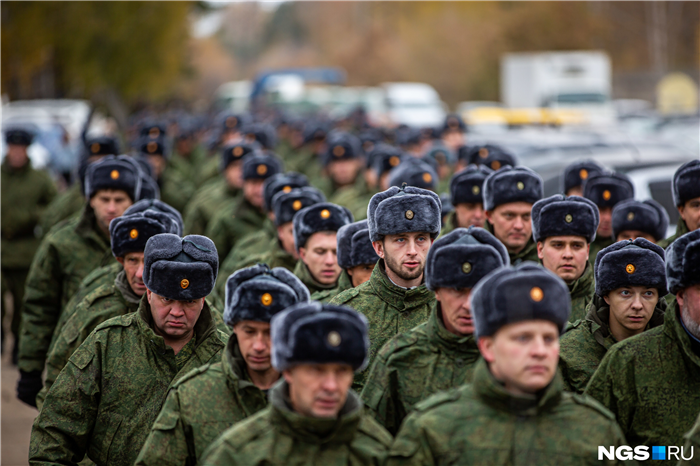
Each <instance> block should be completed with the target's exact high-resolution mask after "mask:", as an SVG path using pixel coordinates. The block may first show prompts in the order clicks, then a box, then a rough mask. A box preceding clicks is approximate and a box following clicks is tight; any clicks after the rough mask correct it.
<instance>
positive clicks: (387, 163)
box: [367, 143, 404, 176]
mask: <svg viewBox="0 0 700 466" xmlns="http://www.w3.org/2000/svg"><path fill="white" fill-rule="evenodd" d="M403 157H404V155H403V152H402V151H401V149H399V148H398V147H394V146H391V145H389V144H385V143H379V144H376V145H375V146H374V147H373V148H372V150H371V151H370V152H369V154H367V167H370V166H371V167H372V168H373V169H374V171H375V172H376V173H377V176H382V175H383V174H384V173H386V172H388V171H391V170H393V169H394V168H396V167H398V166H399V164H400V163H401V160H402V159H403Z"/></svg>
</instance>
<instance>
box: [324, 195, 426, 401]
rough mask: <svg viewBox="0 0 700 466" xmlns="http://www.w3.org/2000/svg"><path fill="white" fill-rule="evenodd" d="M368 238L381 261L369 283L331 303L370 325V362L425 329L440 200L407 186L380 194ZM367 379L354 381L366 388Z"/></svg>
mask: <svg viewBox="0 0 700 466" xmlns="http://www.w3.org/2000/svg"><path fill="white" fill-rule="evenodd" d="M367 217H368V227H369V238H370V240H371V241H372V245H373V247H374V250H375V251H376V252H377V255H378V256H379V257H380V260H379V261H378V262H377V265H376V266H375V267H374V270H372V275H371V276H370V279H369V280H368V281H366V282H365V283H363V284H362V285H360V286H358V287H356V288H351V289H349V290H346V291H343V292H342V293H340V294H339V295H338V296H336V297H335V298H333V299H332V300H331V301H330V302H331V303H332V304H343V305H347V306H350V307H352V308H354V309H355V310H357V311H358V312H361V313H362V314H364V315H365V316H366V317H367V319H368V320H369V322H370V328H369V335H370V343H371V345H370V353H369V354H370V363H371V362H373V361H374V357H375V355H376V354H377V351H379V349H380V348H381V347H382V346H384V344H385V343H386V342H387V341H389V340H390V339H391V338H393V337H394V336H395V335H397V334H399V333H402V332H405V331H406V330H409V329H412V328H413V327H415V326H416V325H419V324H422V323H423V322H425V321H426V320H428V317H429V316H430V313H431V312H432V311H433V310H434V309H435V306H436V303H437V301H436V299H435V295H434V293H432V292H431V291H430V290H429V289H428V288H427V287H426V286H425V283H423V268H424V267H425V259H426V256H427V255H428V250H429V249H430V246H431V244H432V243H433V240H434V239H435V238H436V237H437V236H438V234H439V233H440V198H439V197H438V196H437V194H435V193H434V192H432V191H428V190H425V189H420V188H414V187H411V186H403V187H401V188H396V187H392V188H389V189H387V190H386V191H384V192H381V193H378V194H375V195H374V197H372V200H371V201H370V203H369V207H368V208H367ZM365 377H366V374H365V373H364V372H360V373H358V374H357V375H356V377H355V384H354V386H355V387H357V389H358V390H359V389H362V386H363V385H364V379H365Z"/></svg>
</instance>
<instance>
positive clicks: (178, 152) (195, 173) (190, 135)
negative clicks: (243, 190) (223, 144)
mask: <svg viewBox="0 0 700 466" xmlns="http://www.w3.org/2000/svg"><path fill="white" fill-rule="evenodd" d="M196 136H197V128H196V126H195V124H194V121H192V120H191V119H181V120H180V121H178V122H177V135H176V136H175V147H174V148H173V153H172V156H171V157H170V161H169V165H170V166H171V168H172V170H173V171H175V172H178V174H179V175H180V177H181V178H186V179H189V180H194V185H195V186H196V187H200V186H201V185H202V184H203V183H204V182H206V181H207V180H209V179H211V178H213V177H215V176H216V174H217V170H216V166H215V165H214V167H212V168H214V170H212V168H210V167H211V166H212V164H211V163H210V159H209V157H207V152H206V150H205V149H204V147H202V145H200V144H198V142H197V139H196Z"/></svg>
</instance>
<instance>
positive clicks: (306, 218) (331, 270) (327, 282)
mask: <svg viewBox="0 0 700 466" xmlns="http://www.w3.org/2000/svg"><path fill="white" fill-rule="evenodd" d="M352 221H353V218H352V214H351V213H350V211H349V210H348V209H346V208H345V207H341V206H339V205H335V204H331V203H330V202H321V203H316V204H313V205H311V206H309V207H306V208H303V209H301V210H300V211H299V212H297V213H296V214H294V219H293V220H292V223H293V226H292V229H293V232H294V247H295V248H296V250H297V253H298V254H299V260H298V261H297V264H296V267H294V275H296V276H297V277H298V278H299V280H301V282H302V283H303V284H304V285H306V287H307V288H308V289H309V293H310V294H314V293H316V292H317V291H320V290H330V289H332V288H335V287H336V286H337V284H338V277H339V276H340V266H338V258H337V250H338V249H337V247H338V246H337V245H338V243H337V233H338V229H340V227H342V226H343V225H347V224H349V223H352Z"/></svg>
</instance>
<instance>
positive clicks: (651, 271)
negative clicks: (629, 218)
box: [594, 238, 668, 297]
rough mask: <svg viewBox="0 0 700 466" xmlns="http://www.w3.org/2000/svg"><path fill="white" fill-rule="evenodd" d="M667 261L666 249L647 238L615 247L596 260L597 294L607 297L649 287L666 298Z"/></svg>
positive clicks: (619, 243) (613, 245) (599, 254)
mask: <svg viewBox="0 0 700 466" xmlns="http://www.w3.org/2000/svg"><path fill="white" fill-rule="evenodd" d="M664 258H665V255H664V250H663V248H661V247H660V246H657V245H656V244H654V243H652V242H651V241H647V240H645V239H644V238H637V239H635V240H634V241H631V240H630V241H618V242H617V243H613V244H611V245H610V246H608V247H607V248H605V249H603V250H601V251H600V252H599V253H598V256H596V258H595V269H594V270H595V293H596V294H597V295H598V296H600V297H603V296H606V295H607V294H608V293H610V292H611V291H612V290H616V289H618V288H621V287H623V286H648V287H651V288H656V289H658V290H659V296H665V295H666V294H667V293H668V291H666V272H665V266H664Z"/></svg>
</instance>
